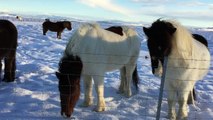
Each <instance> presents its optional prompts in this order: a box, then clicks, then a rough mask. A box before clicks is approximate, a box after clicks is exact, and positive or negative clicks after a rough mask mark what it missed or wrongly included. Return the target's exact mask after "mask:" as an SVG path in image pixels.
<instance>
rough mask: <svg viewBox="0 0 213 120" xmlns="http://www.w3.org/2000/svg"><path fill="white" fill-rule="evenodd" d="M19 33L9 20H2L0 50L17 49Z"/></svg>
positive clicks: (0, 22)
mask: <svg viewBox="0 0 213 120" xmlns="http://www.w3.org/2000/svg"><path fill="white" fill-rule="evenodd" d="M17 38H18V32H17V29H16V27H15V25H14V24H13V23H12V22H10V21H8V20H0V48H16V47H17Z"/></svg>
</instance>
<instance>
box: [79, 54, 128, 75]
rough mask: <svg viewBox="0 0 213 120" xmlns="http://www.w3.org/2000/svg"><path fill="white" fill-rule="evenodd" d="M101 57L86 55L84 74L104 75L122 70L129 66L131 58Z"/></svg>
mask: <svg viewBox="0 0 213 120" xmlns="http://www.w3.org/2000/svg"><path fill="white" fill-rule="evenodd" d="M100 56H101V55H84V57H82V58H83V59H82V61H83V66H84V67H83V74H90V75H96V74H103V73H105V72H109V71H113V70H117V69H120V68H122V67H123V66H124V65H126V64H128V62H129V60H130V57H127V56H123V57H122V56H102V57H100Z"/></svg>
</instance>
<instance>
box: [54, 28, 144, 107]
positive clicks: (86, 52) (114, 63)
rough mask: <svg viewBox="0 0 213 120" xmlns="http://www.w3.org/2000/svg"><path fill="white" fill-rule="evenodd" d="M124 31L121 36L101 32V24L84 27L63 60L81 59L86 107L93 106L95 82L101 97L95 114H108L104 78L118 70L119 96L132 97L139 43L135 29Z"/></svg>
mask: <svg viewBox="0 0 213 120" xmlns="http://www.w3.org/2000/svg"><path fill="white" fill-rule="evenodd" d="M122 30H123V35H122V36H121V35H118V34H116V33H113V32H111V31H108V30H105V29H102V28H101V27H100V26H99V25H98V24H83V25H81V27H80V28H79V29H78V30H77V31H76V32H75V33H74V34H73V36H72V37H71V38H70V40H69V43H68V44H67V46H66V50H65V52H64V56H63V58H69V57H70V56H74V57H79V58H80V60H81V61H82V63H83V68H82V72H81V77H82V79H83V80H84V95H85V96H84V102H83V106H90V105H91V104H92V103H93V100H92V98H93V97H92V79H93V80H94V85H95V90H96V93H97V97H98V99H97V100H98V101H97V107H96V108H95V111H104V110H105V100H104V75H105V72H108V71H112V70H116V69H120V73H121V84H120V87H119V92H120V93H124V95H125V96H127V97H130V96H131V95H132V92H131V80H132V77H133V76H132V75H133V72H134V70H136V63H137V59H138V56H139V51H140V40H139V37H138V35H137V33H136V32H135V30H133V29H132V28H129V27H122ZM62 69H63V68H62ZM59 72H60V71H59ZM69 74H72V73H69ZM57 76H59V75H57ZM58 78H60V77H58Z"/></svg>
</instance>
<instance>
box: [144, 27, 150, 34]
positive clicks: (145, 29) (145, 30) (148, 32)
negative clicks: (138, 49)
mask: <svg viewBox="0 0 213 120" xmlns="http://www.w3.org/2000/svg"><path fill="white" fill-rule="evenodd" d="M143 32H144V33H145V34H146V35H147V36H149V35H150V30H149V28H146V27H143Z"/></svg>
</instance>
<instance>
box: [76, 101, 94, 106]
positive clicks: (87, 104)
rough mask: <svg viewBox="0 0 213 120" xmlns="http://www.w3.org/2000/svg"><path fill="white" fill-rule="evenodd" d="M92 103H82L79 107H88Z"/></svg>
mask: <svg viewBox="0 0 213 120" xmlns="http://www.w3.org/2000/svg"><path fill="white" fill-rule="evenodd" d="M92 104H93V103H92V102H89V103H87V102H83V103H82V104H81V105H79V106H80V107H89V106H91V105H92Z"/></svg>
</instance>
